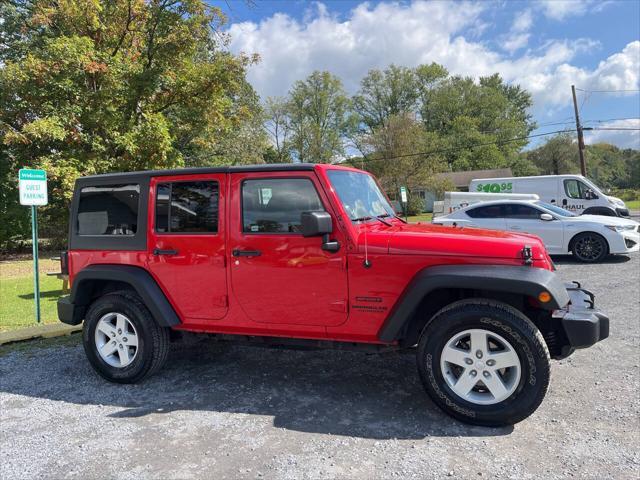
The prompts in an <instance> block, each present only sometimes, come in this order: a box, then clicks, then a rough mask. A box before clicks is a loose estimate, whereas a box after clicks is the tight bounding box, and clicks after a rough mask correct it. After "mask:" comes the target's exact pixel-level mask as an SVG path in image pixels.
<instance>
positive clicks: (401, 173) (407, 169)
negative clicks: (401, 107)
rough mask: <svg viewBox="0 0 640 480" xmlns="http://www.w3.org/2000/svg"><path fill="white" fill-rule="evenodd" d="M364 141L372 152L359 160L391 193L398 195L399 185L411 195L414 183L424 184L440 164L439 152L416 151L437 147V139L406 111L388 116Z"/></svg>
mask: <svg viewBox="0 0 640 480" xmlns="http://www.w3.org/2000/svg"><path fill="white" fill-rule="evenodd" d="M368 145H369V147H370V150H371V151H372V152H373V153H371V155H369V156H367V157H365V159H364V161H363V163H365V166H366V168H367V170H369V171H371V172H372V173H374V174H375V175H376V176H377V177H378V178H379V179H380V181H381V183H382V186H383V187H384V188H385V190H387V191H388V192H390V193H391V194H392V196H396V195H398V192H399V191H400V187H401V186H405V187H407V188H408V190H409V195H410V196H411V193H412V191H413V190H414V189H415V188H416V187H422V186H424V185H425V184H427V183H428V182H429V181H431V180H432V179H433V176H434V175H435V174H436V173H439V172H441V171H442V170H443V168H444V165H443V158H442V156H441V155H438V154H435V155H419V154H417V153H419V152H428V151H430V150H435V149H437V148H438V146H439V145H438V139H437V136H436V135H434V134H433V133H429V132H425V131H424V130H423V128H422V125H421V124H420V122H418V121H417V120H416V119H415V117H412V116H411V115H410V114H403V115H392V116H391V117H389V118H388V119H387V121H386V123H385V125H383V126H382V127H379V128H377V129H376V130H375V131H374V132H373V134H371V135H370V136H369V137H368ZM356 166H357V164H356Z"/></svg>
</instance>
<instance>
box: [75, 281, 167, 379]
mask: <svg viewBox="0 0 640 480" xmlns="http://www.w3.org/2000/svg"><path fill="white" fill-rule="evenodd" d="M82 341H83V342H82V343H83V345H84V350H85V353H86V355H87V358H88V359H89V362H90V363H91V366H92V367H93V368H94V369H95V370H96V372H98V373H99V374H100V375H101V376H102V377H104V378H105V379H107V380H109V381H111V382H116V383H135V382H138V381H140V380H142V379H143V378H145V377H147V376H149V375H151V374H152V373H154V372H155V371H157V370H158V369H160V367H162V365H163V364H164V362H165V360H166V358H167V353H168V350H169V332H168V330H167V329H166V328H162V327H160V326H159V325H158V324H157V323H156V321H155V320H154V319H153V317H152V316H151V313H150V312H149V310H148V309H147V307H146V306H145V305H144V303H143V302H142V300H141V299H140V297H138V295H136V294H135V293H133V292H130V291H120V292H114V293H109V294H107V295H104V296H102V297H100V298H98V299H97V300H96V301H95V302H93V304H91V306H90V308H89V310H88V311H87V314H86V318H85V322H84V327H83V332H82Z"/></svg>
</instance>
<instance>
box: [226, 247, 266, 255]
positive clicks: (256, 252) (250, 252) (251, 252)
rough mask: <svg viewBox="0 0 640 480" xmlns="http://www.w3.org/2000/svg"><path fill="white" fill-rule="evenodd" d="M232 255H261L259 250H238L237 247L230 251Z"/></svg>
mask: <svg viewBox="0 0 640 480" xmlns="http://www.w3.org/2000/svg"><path fill="white" fill-rule="evenodd" d="M231 255H233V256H234V257H259V256H260V255H262V252H261V251H260V250H238V249H237V248H236V249H234V250H233V251H232V252H231Z"/></svg>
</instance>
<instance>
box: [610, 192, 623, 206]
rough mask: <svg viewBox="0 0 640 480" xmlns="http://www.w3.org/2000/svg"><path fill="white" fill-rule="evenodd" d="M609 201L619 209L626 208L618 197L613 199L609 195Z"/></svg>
mask: <svg viewBox="0 0 640 480" xmlns="http://www.w3.org/2000/svg"><path fill="white" fill-rule="evenodd" d="M607 200H609V202H611V203H613V204H614V205H617V206H619V207H622V208H625V207H626V205H625V204H624V202H623V201H622V200H621V199H619V198H618V197H612V196H610V195H607Z"/></svg>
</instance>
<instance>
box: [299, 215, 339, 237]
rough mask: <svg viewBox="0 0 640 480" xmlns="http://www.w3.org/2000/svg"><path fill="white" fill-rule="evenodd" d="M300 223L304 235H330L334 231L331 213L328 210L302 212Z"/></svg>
mask: <svg viewBox="0 0 640 480" xmlns="http://www.w3.org/2000/svg"><path fill="white" fill-rule="evenodd" d="M300 224H301V226H302V235H303V236H304V237H317V236H319V235H328V234H330V233H331V232H332V231H333V222H332V221H331V215H329V214H328V213H327V212H302V215H301V216H300Z"/></svg>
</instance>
